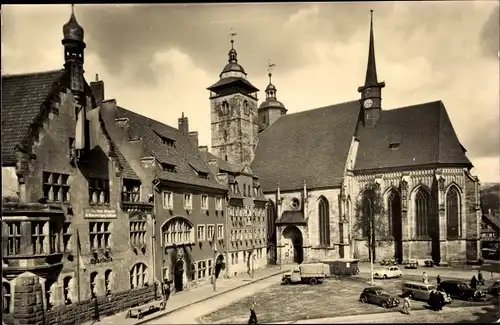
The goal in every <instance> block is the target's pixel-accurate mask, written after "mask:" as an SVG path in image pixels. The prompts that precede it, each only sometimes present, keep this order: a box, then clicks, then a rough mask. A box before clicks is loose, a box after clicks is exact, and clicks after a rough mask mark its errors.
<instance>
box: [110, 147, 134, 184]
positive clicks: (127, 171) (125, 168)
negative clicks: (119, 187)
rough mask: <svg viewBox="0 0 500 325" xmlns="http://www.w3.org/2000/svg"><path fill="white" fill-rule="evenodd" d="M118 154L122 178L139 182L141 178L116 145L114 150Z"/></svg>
mask: <svg viewBox="0 0 500 325" xmlns="http://www.w3.org/2000/svg"><path fill="white" fill-rule="evenodd" d="M113 150H114V151H115V153H116V158H117V159H118V162H119V163H120V165H121V167H122V176H123V178H128V179H137V180H139V179H140V178H139V176H137V174H136V173H135V172H134V170H133V169H132V167H130V164H129V163H128V162H127V160H126V159H125V157H124V156H123V154H122V153H121V152H120V150H119V149H118V147H117V146H116V145H115V146H114V149H113Z"/></svg>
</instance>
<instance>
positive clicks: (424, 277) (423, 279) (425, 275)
mask: <svg viewBox="0 0 500 325" xmlns="http://www.w3.org/2000/svg"><path fill="white" fill-rule="evenodd" d="M422 282H423V283H425V284H427V283H429V281H428V278H427V273H426V272H424V273H423V274H422Z"/></svg>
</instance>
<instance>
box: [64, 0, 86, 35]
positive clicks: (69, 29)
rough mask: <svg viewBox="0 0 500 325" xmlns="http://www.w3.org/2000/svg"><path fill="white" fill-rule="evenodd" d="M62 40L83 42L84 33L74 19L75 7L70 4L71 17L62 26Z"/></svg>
mask: <svg viewBox="0 0 500 325" xmlns="http://www.w3.org/2000/svg"><path fill="white" fill-rule="evenodd" d="M63 35H64V39H67V40H76V41H80V42H83V36H84V31H83V28H82V26H80V25H79V24H78V21H77V20H76V17H75V5H74V4H71V16H70V17H69V20H68V22H67V23H66V24H64V26H63Z"/></svg>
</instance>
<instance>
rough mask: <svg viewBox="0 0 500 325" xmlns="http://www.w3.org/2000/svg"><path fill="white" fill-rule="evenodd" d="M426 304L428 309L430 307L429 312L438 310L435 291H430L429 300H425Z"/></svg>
mask: <svg viewBox="0 0 500 325" xmlns="http://www.w3.org/2000/svg"><path fill="white" fill-rule="evenodd" d="M427 304H428V305H429V307H431V310H434V311H437V310H438V305H437V294H436V290H431V292H430V294H429V300H427Z"/></svg>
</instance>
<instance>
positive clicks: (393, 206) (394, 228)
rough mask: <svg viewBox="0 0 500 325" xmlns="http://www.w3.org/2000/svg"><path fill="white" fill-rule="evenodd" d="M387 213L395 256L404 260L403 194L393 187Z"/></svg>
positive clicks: (401, 260) (389, 196) (400, 261)
mask: <svg viewBox="0 0 500 325" xmlns="http://www.w3.org/2000/svg"><path fill="white" fill-rule="evenodd" d="M387 215H388V217H389V220H388V222H389V233H390V234H392V236H393V237H394V258H395V259H396V261H397V262H398V264H401V263H402V262H403V223H402V220H401V219H402V217H401V196H400V195H399V193H398V192H397V191H396V190H395V189H392V190H391V192H390V193H389V195H388V197H387Z"/></svg>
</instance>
